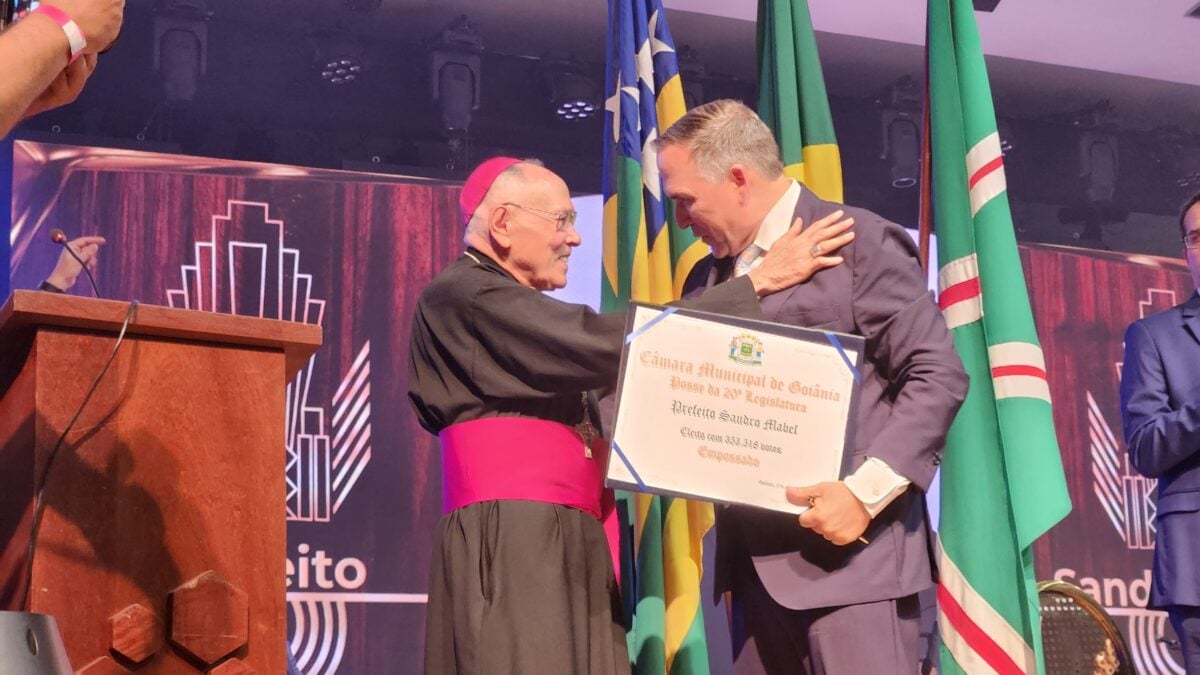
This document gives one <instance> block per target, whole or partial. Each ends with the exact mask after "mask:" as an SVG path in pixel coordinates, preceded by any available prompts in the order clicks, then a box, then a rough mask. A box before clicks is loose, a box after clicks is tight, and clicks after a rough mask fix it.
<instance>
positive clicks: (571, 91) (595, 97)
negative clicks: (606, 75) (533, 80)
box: [534, 57, 601, 122]
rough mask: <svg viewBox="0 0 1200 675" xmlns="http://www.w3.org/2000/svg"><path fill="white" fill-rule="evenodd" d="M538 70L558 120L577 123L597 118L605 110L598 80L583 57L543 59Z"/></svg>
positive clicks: (536, 68) (537, 73) (539, 77)
mask: <svg viewBox="0 0 1200 675" xmlns="http://www.w3.org/2000/svg"><path fill="white" fill-rule="evenodd" d="M534 70H535V73H536V75H537V78H538V79H539V80H541V82H542V87H543V88H544V89H545V91H546V92H547V93H548V94H549V96H550V107H551V109H552V110H553V111H554V115H555V117H557V118H558V119H560V120H563V121H565V122H577V121H580V120H586V119H588V118H590V117H595V116H596V114H597V111H598V110H601V107H600V100H599V94H598V88H597V87H596V80H595V79H593V78H592V77H591V76H590V75H588V74H587V70H586V68H585V67H584V65H583V63H581V62H580V61H579V60H577V59H575V58H573V57H572V58H558V59H554V58H543V59H542V60H541V61H539V62H538V64H537V66H535V68H534Z"/></svg>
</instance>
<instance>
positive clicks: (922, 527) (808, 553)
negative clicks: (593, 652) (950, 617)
mask: <svg viewBox="0 0 1200 675" xmlns="http://www.w3.org/2000/svg"><path fill="white" fill-rule="evenodd" d="M837 209H845V211H846V215H848V216H853V217H854V221H855V225H854V231H855V232H856V236H855V239H854V241H853V242H852V243H851V244H850V245H848V246H846V247H845V248H843V249H842V250H841V252H840V255H842V256H844V257H845V261H844V262H843V263H842V264H841V265H839V266H837V267H834V268H830V269H826V270H823V271H821V272H818V273H817V274H816V275H815V276H813V278H812V279H810V280H809V281H807V282H806V283H804V284H801V285H799V286H794V287H792V288H789V289H787V290H784V291H781V292H779V293H776V294H774V295H770V296H767V297H765V298H763V299H762V301H761V303H760V304H761V309H762V314H763V318H765V319H767V320H768V321H775V322H778V323H785V324H793V325H797V326H805V327H809V328H821V329H826V330H832V331H838V332H842V333H851V334H855V335H861V336H863V337H864V338H866V350H865V353H864V363H863V368H862V394H861V398H860V402H859V408H858V419H857V431H856V434H855V437H854V443H853V455H852V467H853V469H857V468H858V467H859V466H861V465H862V463H863V462H864V461H866V458H868V457H876V458H878V459H880V460H882V461H884V462H886V463H887V465H888V466H889V467H891V468H892V470H893V471H895V472H896V473H898V474H900V475H901V476H904V477H905V478H907V479H909V480H910V481H912V486H910V487H909V488H908V490H907V491H906V492H905V493H904V494H902V495H900V496H899V497H898V498H896V500H895V501H893V502H892V503H891V504H890V505H889V506H888V507H887V508H886V509H884V510H883V511H882V512H881V513H879V515H877V516H876V517H875V519H874V520H872V522H871V525H870V526H869V527H868V528H867V531H866V535H865V536H866V538H867V539H868V540H869V541H870V544H868V545H863V544H861V543H858V542H855V543H853V544H850V545H848V546H835V545H833V544H831V543H829V542H827V541H825V539H824V538H822V537H821V536H820V535H817V534H815V533H814V532H812V531H810V530H807V529H804V528H802V527H800V525H799V524H798V523H797V522H796V518H795V517H794V516H791V515H787V514H780V513H773V512H767V511H762V510H757V509H751V508H745V507H729V508H724V509H721V510H720V513H719V514H718V520H717V565H716V567H717V569H716V575H717V576H716V584H717V591H718V592H721V591H723V590H731V589H732V588H734V586H735V585H736V584H735V581H736V577H737V575H739V574H749V573H752V572H751V570H754V571H756V572H757V574H758V576H759V579H761V580H762V582H763V585H764V586H765V587H766V589H767V592H768V593H770V594H771V597H772V598H774V599H775V601H776V602H778V603H779V604H781V605H783V606H785V607H790V608H792V609H810V608H816V607H833V606H841V605H848V604H856V603H863V602H874V601H878V600H884V599H889V598H899V597H904V596H906V595H909V594H912V593H916V592H918V591H921V590H924V589H926V588H928V587H929V586H930V585H931V584H932V582H933V579H934V576H933V573H932V566H931V559H932V545H931V541H930V537H929V529H928V524H927V521H928V517H927V513H926V510H925V499H924V497H925V495H924V492H925V490H926V489H927V488H928V487H929V483H930V481H931V480H932V479H933V476H934V473H935V472H936V471H937V468H938V463H939V462H940V461H941V454H940V453H941V448H942V445H943V443H944V441H945V437H946V430H947V429H948V428H949V427H950V423H951V422H952V421H953V420H954V415H955V414H956V413H957V411H958V407H959V405H960V404H961V403H962V400H963V398H964V397H965V396H966V392H967V375H966V373H965V372H964V371H963V368H962V362H961V361H960V360H959V358H958V354H957V352H956V351H955V350H954V343H953V341H952V338H951V336H950V332H949V331H948V330H947V329H946V323H945V321H944V320H943V319H942V315H941V312H940V311H939V310H938V307H937V305H936V304H935V303H934V302H933V299H932V297H931V296H930V293H929V291H928V287H927V284H926V277H925V273H924V272H923V271H922V270H921V268H920V266H919V264H918V261H917V251H916V247H915V246H914V245H913V243H912V239H911V238H910V237H909V236H908V233H907V232H905V231H904V229H903V228H902V227H900V226H899V225H896V224H895V223H891V222H888V221H886V220H884V219H882V218H880V217H879V216H877V215H875V214H873V213H871V212H869V211H865V210H863V209H857V208H853V207H845V206H842V205H841V204H835V203H833V202H826V201H823V200H821V199H819V198H818V197H817V196H816V195H814V194H813V193H812V191H810V190H809V189H808V188H807V187H805V188H804V189H803V190H802V191H801V195H800V199H799V201H798V202H797V204H796V210H795V217H798V218H802V219H803V221H804V223H806V224H809V223H812V222H814V221H816V220H819V219H820V218H821V217H823V216H825V215H827V214H829V213H831V212H833V211H835V210H837ZM712 265H713V260H712V258H711V256H710V257H709V258H707V259H705V260H704V261H701V262H700V263H699V264H697V268H696V269H695V270H693V272H692V274H691V276H690V277H689V279H688V283H687V285H686V286H685V293H686V292H690V291H693V290H695V289H699V288H702V287H703V286H705V285H706V284H707V283H708V282H709V280H710V277H709V269H710V268H711V267H712ZM751 561H753V562H751Z"/></svg>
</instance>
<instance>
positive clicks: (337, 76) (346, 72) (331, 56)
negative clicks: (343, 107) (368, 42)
mask: <svg viewBox="0 0 1200 675" xmlns="http://www.w3.org/2000/svg"><path fill="white" fill-rule="evenodd" d="M307 39H308V48H309V55H310V59H311V64H312V69H313V71H314V72H316V73H317V75H318V76H319V77H320V78H321V81H322V82H325V83H327V84H330V85H332V86H335V87H340V86H345V85H348V84H350V83H352V82H355V81H357V80H359V79H361V78H362V76H363V73H365V72H366V70H367V59H366V50H365V49H364V48H363V46H362V43H361V42H359V40H358V38H355V37H354V36H352V35H347V34H346V33H343V32H341V31H338V30H335V29H332V28H316V29H314V30H312V31H310V32H309V34H308V36H307Z"/></svg>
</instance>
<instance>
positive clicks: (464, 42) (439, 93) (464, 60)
mask: <svg viewBox="0 0 1200 675" xmlns="http://www.w3.org/2000/svg"><path fill="white" fill-rule="evenodd" d="M482 51H483V38H482V37H481V36H480V35H479V32H478V31H476V30H475V28H474V27H473V26H471V22H470V20H469V19H468V18H467V15H465V14H463V15H460V16H459V17H458V18H456V19H455V20H454V21H453V22H451V23H450V25H449V26H446V28H444V29H443V30H442V32H441V33H439V34H438V36H437V38H436V39H435V40H434V45H433V48H432V50H431V51H430V53H429V65H430V82H431V83H432V85H433V101H434V103H436V104H437V105H438V108H439V109H440V110H441V113H442V132H443V133H444V134H446V135H447V136H449V137H451V138H452V139H454V138H461V137H463V136H465V135H466V134H467V130H468V129H469V128H470V127H471V113H472V112H473V111H475V110H479V100H480V94H481V92H482V86H481V84H480V76H481V71H482V65H483V64H482V61H481V59H480V57H479V54H480V53H481V52H482Z"/></svg>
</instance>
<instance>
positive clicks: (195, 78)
mask: <svg viewBox="0 0 1200 675" xmlns="http://www.w3.org/2000/svg"><path fill="white" fill-rule="evenodd" d="M154 12H155V14H154V72H155V73H158V74H159V75H160V76H162V83H163V96H164V98H165V99H166V101H167V103H172V104H175V103H187V102H190V101H192V100H193V99H195V97H196V89H197V88H198V87H199V83H200V78H201V77H203V76H204V74H205V73H206V72H207V71H208V66H207V63H208V21H209V19H211V18H212V16H213V13H212V12H210V11H209V10H208V4H207V2H206V0H159V2H158V3H157V4H156V5H155V7H154Z"/></svg>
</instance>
